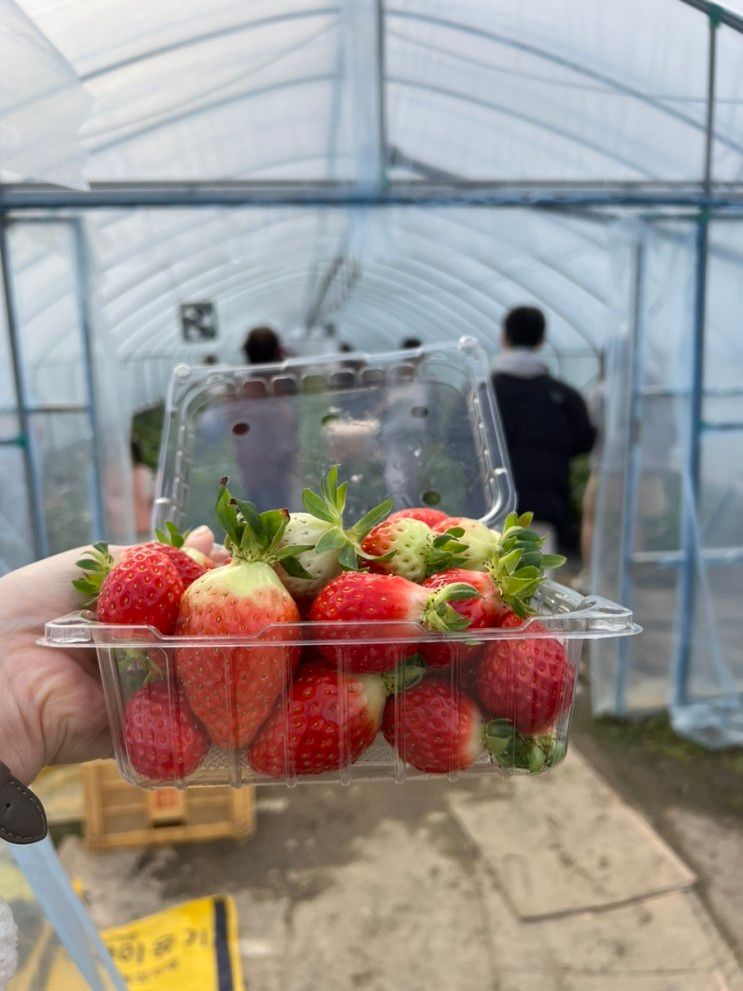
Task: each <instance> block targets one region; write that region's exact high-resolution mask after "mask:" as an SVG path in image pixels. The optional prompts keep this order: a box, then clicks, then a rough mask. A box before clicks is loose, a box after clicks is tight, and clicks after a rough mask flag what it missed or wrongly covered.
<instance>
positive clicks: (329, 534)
mask: <svg viewBox="0 0 743 991" xmlns="http://www.w3.org/2000/svg"><path fill="white" fill-rule="evenodd" d="M347 493H348V482H343V483H341V484H340V485H339V484H338V465H335V466H334V467H333V468H331V469H330V471H329V472H328V473H327V475H326V476H325V478H323V479H322V481H321V483H320V492H319V493H317V492H313V491H312V490H311V489H305V490H304V492H303V494H302V502H303V503H304V507H305V509H306V512H304V513H292V514H291V516H290V517H289V522H288V523H287V525H286V530H285V531H284V536H283V538H282V546H284V545H292V544H294V545H297V544H307V545H309V548H310V549H309V550H307V551H304V552H303V553H301V554H299V556H298V560H299V563H300V564H301V566H302V567H303V568H304V570H305V571H306V572H307V575H306V577H302V576H301V575H298V574H295V575H291V574H288V573H287V571H286V568H285V567H283V566H282V565H281V563H278V564H277V565H276V571H277V573H278V575H279V577H280V578H281V580H282V581H283V583H284V585H285V586H286V588H287V589H288V590H289V591H290V592H291V594H292V595H293V596H294V598H295V599H302V600H312V599H313V598H314V597H315V596H316V595H317V593H318V592H319V591H320V590H321V589H322V588H323V587H324V586H325V585H327V583H328V582H329V581H330V580H331V578H335V577H336V575H339V574H340V573H341V571H342V570H344V569H350V570H352V571H355V570H356V568H357V567H358V559H359V557H368V555H366V554H365V553H364V551H363V550H362V546H361V541H362V540H363V538H364V537H365V536H366V534H367V533H368V532H369V530H371V528H372V527H373V526H375V524H377V523H379V521H380V520H383V519H384V517H385V516H386V515H387V513H389V511H390V509H391V508H392V500H391V499H387V500H386V501H385V502H382V503H380V504H379V505H378V506H375V507H374V508H373V509H371V510H369V512H368V513H366V514H365V515H364V516H363V517H362V518H361V519H360V520H359V521H358V522H357V523H355V524H354V526H352V527H350V528H349V529H345V528H344V523H343V512H344V510H345V507H346V496H347Z"/></svg>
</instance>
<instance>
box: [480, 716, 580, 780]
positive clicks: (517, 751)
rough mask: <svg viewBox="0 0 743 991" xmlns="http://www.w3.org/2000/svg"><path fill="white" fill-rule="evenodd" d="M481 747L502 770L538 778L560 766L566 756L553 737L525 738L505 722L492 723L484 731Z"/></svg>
mask: <svg viewBox="0 0 743 991" xmlns="http://www.w3.org/2000/svg"><path fill="white" fill-rule="evenodd" d="M483 743H484V745H485V749H486V750H487V751H488V753H489V754H490V755H491V757H492V758H493V760H494V761H495V763H496V764H498V765H499V766H500V767H502V768H506V769H510V768H519V769H521V770H524V771H529V772H530V773H531V774H538V773H539V772H540V771H543V770H544V769H545V768H547V767H554V765H555V764H559V763H560V761H561V760H562V759H563V757H564V756H565V750H566V747H565V744H564V742H563V741H562V740H558V739H557V735H556V734H555V733H545V734H543V735H542V736H524V735H523V734H521V733H519V732H518V730H517V729H516V727H515V726H514V725H513V723H512V722H510V721H509V720H508V719H492V720H491V721H490V722H489V723H487V724H486V726H485V728H484V730H483Z"/></svg>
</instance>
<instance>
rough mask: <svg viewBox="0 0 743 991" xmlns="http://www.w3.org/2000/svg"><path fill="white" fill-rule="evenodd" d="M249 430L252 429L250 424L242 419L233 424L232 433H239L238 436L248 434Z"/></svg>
mask: <svg viewBox="0 0 743 991" xmlns="http://www.w3.org/2000/svg"><path fill="white" fill-rule="evenodd" d="M249 430H250V424H249V423H245V421H244V420H241V421H240V423H235V424H233V426H232V433H233V434H237V436H238V437H241V436H242V435H243V434H246V433H247V432H248V431H249Z"/></svg>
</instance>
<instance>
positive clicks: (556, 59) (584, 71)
mask: <svg viewBox="0 0 743 991" xmlns="http://www.w3.org/2000/svg"><path fill="white" fill-rule="evenodd" d="M678 2H681V3H686V4H689V3H691V0H678ZM699 2H700V3H705V0H699ZM691 5H692V6H695V5H696V4H695V3H692V4H691ZM706 6H707V7H708V8H709V9H708V11H707V12H708V14H711V12H712V8H713V7H714V6H715V5H714V4H712V3H709V4H706ZM386 13H387V15H392V16H394V17H399V18H400V19H401V20H411V21H422V22H424V23H427V24H437V25H439V27H444V28H447V29H448V30H451V31H459V32H460V33H463V34H472V35H475V36H476V37H479V38H487V39H488V40H489V41H492V42H493V43H494V44H500V45H504V46H506V47H508V48H514V49H516V50H518V51H523V52H526V53H527V54H529V55H534V56H535V57H537V58H540V59H542V60H543V61H545V62H552V63H553V64H554V65H559V66H562V68H565V69H569V70H570V71H572V72H575V73H576V74H577V75H583V76H585V77H586V78H588V79H593V80H595V81H596V82H600V83H603V84H604V85H606V86H609V87H610V88H611V89H614V90H616V91H617V92H618V93H624V94H625V95H626V96H630V97H632V98H633V99H635V100H639V101H640V102H641V103H646V104H647V105H648V106H651V107H653V108H654V109H655V110H658V111H659V112H661V113H664V114H667V115H668V116H671V117H676V118H677V119H678V120H680V121H681V122H682V123H684V124H687V125H688V126H690V127H693V128H694V129H695V130H698V131H700V132H701V133H702V134H704V132H705V129H706V124H705V121H704V120H701V121H695V120H694V118H692V117H689V116H688V115H687V114H684V113H683V112H682V111H680V110H676V109H675V108H673V107H668V106H666V105H665V104H664V103H663V102H662V101H661V100H658V99H656V98H655V97H652V96H648V95H647V94H646V93H644V92H643V91H642V90H638V89H637V88H635V87H634V86H630V85H628V84H627V83H622V82H620V81H619V80H616V79H613V78H612V77H611V76H607V75H605V74H604V73H602V72H598V71H597V70H596V69H591V68H589V67H588V66H584V65H580V64H579V63H578V62H573V61H572V60H571V59H567V58H565V57H564V56H562V55H557V54H555V53H554V52H550V51H548V50H546V49H544V48H540V47H539V46H538V45H534V44H531V43H530V42H527V41H521V40H520V39H517V38H508V37H506V36H505V35H501V34H497V33H496V32H494V31H486V30H485V29H483V28H475V27H472V26H470V25H467V24H462V23H461V22H458V21H453V20H450V19H449V18H446V17H438V16H436V15H435V14H421V13H418V12H416V11H404V10H399V9H397V10H396V9H394V8H393V7H387V8H386ZM737 30H743V20H741V27H740V28H737ZM714 136H715V139H716V140H718V141H719V142H720V143H721V144H725V145H726V146H727V147H729V148H732V149H734V150H735V151H743V145H739V144H738V143H737V142H735V141H732V140H730V139H728V138H725V137H724V136H723V135H721V134H718V133H717V132H715V135H714Z"/></svg>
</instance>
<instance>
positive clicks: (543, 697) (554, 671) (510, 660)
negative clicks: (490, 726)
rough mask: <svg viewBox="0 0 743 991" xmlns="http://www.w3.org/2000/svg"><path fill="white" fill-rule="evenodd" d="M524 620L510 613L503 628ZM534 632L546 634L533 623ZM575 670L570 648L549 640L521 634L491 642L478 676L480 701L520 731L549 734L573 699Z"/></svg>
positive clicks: (481, 662)
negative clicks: (567, 654)
mask: <svg viewBox="0 0 743 991" xmlns="http://www.w3.org/2000/svg"><path fill="white" fill-rule="evenodd" d="M522 625H523V620H522V619H521V618H520V617H519V616H517V615H516V614H515V613H509V614H508V615H507V616H506V618H505V619H504V620H503V621H502V622H501V624H500V626H501V628H507V629H510V628H515V627H520V626H522ZM528 629H529V631H530V632H534V633H543V632H544V627H543V626H542V624H541V623H539V622H537V621H535V620H534V621H532V622H531V623H530V624H529V627H528ZM574 680H575V672H574V671H573V668H572V667H571V666H570V664H569V663H568V659H567V656H566V654H565V648H564V647H563V645H562V644H561V643H560V642H559V641H558V640H554V639H552V638H547V637H529V636H528V635H526V634H525V635H522V636H519V637H514V639H512V640H494V641H492V642H491V643H490V644H488V647H487V650H486V651H485V653H484V655H483V658H482V660H481V661H480V668H479V671H478V675H477V690H478V695H479V698H480V701H481V702H482V704H483V705H484V706H485V708H486V709H487V710H488V712H490V713H492V714H493V715H494V716H498V717H503V718H505V719H508V720H510V721H511V722H512V723H513V725H514V727H515V728H516V730H517V731H518V732H519V733H525V734H531V735H540V734H543V733H545V732H548V731H549V730H550V729H551V727H552V726H553V724H554V723H555V721H556V720H557V719H558V718H559V716H561V715H562V714H563V713H564V712H565V711H566V710H567V709H568V708H569V707H570V703H571V702H572V699H573V683H574Z"/></svg>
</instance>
